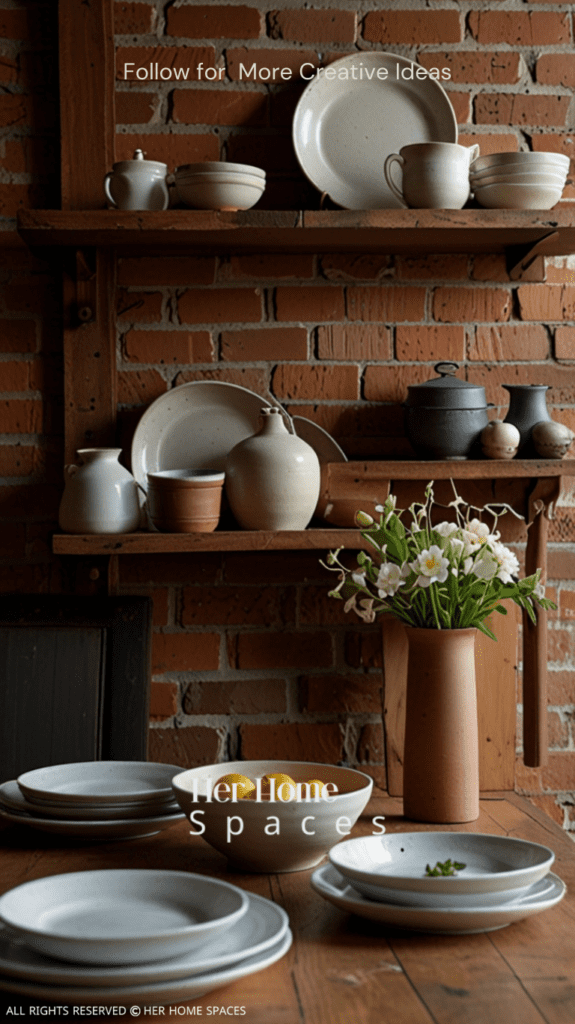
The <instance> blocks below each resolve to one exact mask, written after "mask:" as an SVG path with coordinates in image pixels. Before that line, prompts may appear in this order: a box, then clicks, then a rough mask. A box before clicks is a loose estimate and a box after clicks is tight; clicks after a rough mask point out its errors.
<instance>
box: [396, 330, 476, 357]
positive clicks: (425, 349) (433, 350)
mask: <svg viewBox="0 0 575 1024" xmlns="http://www.w3.org/2000/svg"><path fill="white" fill-rule="evenodd" d="M395 353H396V356H397V358H398V359H404V360H405V361H406V362H416V361H420V362H424V363H425V362H431V361H432V360H438V359H449V360H456V361H460V360H462V359H464V358H465V328H464V327H463V326H461V327H447V326H445V327H444V326H441V327H440V326H438V325H433V326H430V327H428V326H427V325H425V326H423V325H421V326H418V327H403V326H401V325H400V326H398V327H397V328H396V331H395Z"/></svg>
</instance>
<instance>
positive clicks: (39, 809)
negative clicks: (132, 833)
mask: <svg viewBox="0 0 575 1024" xmlns="http://www.w3.org/2000/svg"><path fill="white" fill-rule="evenodd" d="M0 804H3V805H4V807H7V808H8V809H9V810H12V811H19V812H20V813H24V814H32V815H34V816H35V817H39V818H45V817H46V816H49V817H50V818H53V819H61V820H63V821H66V820H70V821H114V820H115V819H118V818H121V819H122V820H126V819H128V818H139V819H140V820H141V819H142V817H144V816H145V817H148V818H152V817H160V816H161V815H163V814H176V813H177V812H178V811H179V809H180V808H179V804H178V801H177V800H162V801H155V800H154V801H152V800H150V801H148V802H146V803H145V804H141V803H138V804H104V805H102V806H100V805H99V804H94V805H92V804H79V805H78V804H52V803H48V802H47V801H46V802H45V803H44V802H43V803H41V804H40V803H38V804H34V803H32V802H31V801H29V800H27V799H26V797H25V796H24V794H23V793H22V791H21V789H20V787H19V786H18V783H17V782H16V781H14V780H13V781H11V782H3V783H2V784H1V785H0Z"/></svg>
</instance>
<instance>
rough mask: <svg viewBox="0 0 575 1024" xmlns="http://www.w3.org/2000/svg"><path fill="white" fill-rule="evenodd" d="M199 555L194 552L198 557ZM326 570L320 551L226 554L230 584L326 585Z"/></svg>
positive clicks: (226, 566)
mask: <svg viewBox="0 0 575 1024" xmlns="http://www.w3.org/2000/svg"><path fill="white" fill-rule="evenodd" d="M195 557H196V556H195V555H194V558H195ZM325 577H326V570H325V569H323V568H322V567H321V566H320V563H319V557H318V554H317V552H316V551H313V552H303V551H290V555H289V558H286V556H285V553H284V552H283V551H280V552H277V551H250V552H249V554H240V553H234V554H226V556H225V562H224V579H225V582H226V583H230V584H233V583H242V584H244V583H251V584H256V583H260V584H261V585H262V586H264V587H267V586H269V583H270V580H273V581H274V583H276V584H278V585H279V584H289V583H295V584H297V585H301V586H303V585H304V584H308V583H310V582H313V581H323V582H324V584H325Z"/></svg>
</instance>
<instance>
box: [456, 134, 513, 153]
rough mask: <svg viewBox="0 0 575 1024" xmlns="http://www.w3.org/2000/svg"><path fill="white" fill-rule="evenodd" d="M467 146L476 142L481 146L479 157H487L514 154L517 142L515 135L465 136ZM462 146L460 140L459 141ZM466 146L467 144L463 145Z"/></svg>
mask: <svg viewBox="0 0 575 1024" xmlns="http://www.w3.org/2000/svg"><path fill="white" fill-rule="evenodd" d="M465 138H466V140H469V144H471V143H473V142H478V143H479V145H480V146H481V155H482V156H487V155H488V154H490V153H515V152H516V151H517V150H518V149H519V142H518V140H517V136H516V135H511V134H509V135H488V134H485V135H483V134H482V135H466V136H465ZM459 142H461V144H462V145H464V143H463V142H462V139H461V138H460V139H459ZM465 145H467V142H466V143H465Z"/></svg>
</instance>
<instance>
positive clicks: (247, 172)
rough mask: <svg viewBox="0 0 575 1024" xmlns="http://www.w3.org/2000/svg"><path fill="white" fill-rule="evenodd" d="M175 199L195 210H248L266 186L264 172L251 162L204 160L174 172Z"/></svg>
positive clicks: (186, 165) (178, 168) (185, 165)
mask: <svg viewBox="0 0 575 1024" xmlns="http://www.w3.org/2000/svg"><path fill="white" fill-rule="evenodd" d="M174 181H175V184H176V191H177V193H178V196H179V198H180V199H181V201H182V202H183V203H184V205H185V206H191V207H193V208H194V209H196V210H249V209H250V208H251V207H252V206H255V204H256V203H257V201H258V199H260V198H261V196H262V195H263V191H264V189H265V187H266V174H265V171H262V169H261V167H252V165H251V164H230V163H218V162H217V161H216V162H213V161H206V162H205V163H201V164H183V165H182V166H181V167H177V168H176V170H175V172H174Z"/></svg>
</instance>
